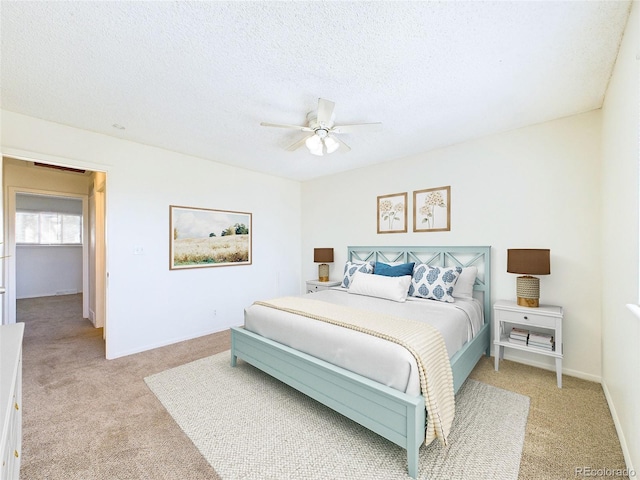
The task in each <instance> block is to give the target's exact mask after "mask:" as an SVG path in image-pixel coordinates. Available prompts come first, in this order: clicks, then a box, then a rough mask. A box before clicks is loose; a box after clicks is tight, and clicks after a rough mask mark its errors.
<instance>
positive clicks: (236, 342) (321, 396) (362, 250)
mask: <svg viewBox="0 0 640 480" xmlns="http://www.w3.org/2000/svg"><path fill="white" fill-rule="evenodd" d="M348 260H349V261H374V262H375V261H379V262H421V263H428V264H429V265H434V266H435V265H437V266H460V267H467V266H477V267H478V276H477V277H476V281H475V285H474V296H477V298H479V299H480V300H481V301H482V303H483V308H484V319H485V324H484V326H483V327H482V329H481V330H480V332H478V334H477V335H476V336H475V337H474V339H473V340H472V341H471V342H469V343H467V344H466V345H465V346H464V347H463V348H462V349H461V350H460V351H459V352H457V353H456V354H455V355H454V356H453V357H452V358H451V368H452V371H453V384H454V391H455V392H457V391H458V389H459V388H460V387H461V386H462V384H463V383H464V381H465V380H466V379H467V377H468V375H469V373H471V370H473V368H474V367H475V365H476V363H477V362H478V360H479V359H480V357H482V354H483V353H486V355H487V356H489V348H490V338H491V247H488V246H481V247H467V246H464V247H429V246H421V247H348ZM238 358H241V359H242V360H244V361H246V362H247V363H250V364H251V365H253V366H255V367H257V368H259V369H260V370H263V371H264V372H266V373H268V374H269V375H271V376H273V377H275V378H277V379H278V380H280V381H282V382H284V383H286V384H287V385H290V386H291V387H293V388H295V389H296V390H298V391H300V392H302V393H304V394H306V395H308V396H309V397H311V398H313V399H315V400H317V401H319V402H320V403H322V404H324V405H326V406H328V407H329V408H331V409H333V410H335V411H336V412H338V413H341V414H342V415H345V416H346V417H348V418H350V419H351V420H353V421H355V422H357V423H359V424H360V425H363V426H364V427H366V428H368V429H369V430H371V431H373V432H375V433H377V434H378V435H381V436H383V437H384V438H386V439H388V440H390V441H392V442H393V443H395V444H397V445H399V446H401V447H402V448H405V449H406V450H407V468H408V472H409V475H410V476H411V477H412V478H417V476H418V455H419V453H418V452H419V449H420V445H422V443H423V442H424V438H425V420H426V412H425V402H424V397H422V396H421V395H419V396H411V395H407V394H405V393H403V392H400V391H398V390H395V389H393V388H390V387H387V386H386V385H382V384H381V383H378V382H375V381H373V380H369V379H367V378H365V377H362V376H360V375H357V374H355V373H352V372H350V371H348V370H345V369H343V368H340V367H337V366H335V365H332V364H330V363H328V362H325V361H323V360H320V359H318V358H316V357H313V356H311V355H307V354H305V353H302V352H300V351H298V350H295V349H292V348H290V347H287V346H285V345H282V344H281V343H278V342H274V341H272V340H269V339H267V338H265V337H262V336H260V335H257V334H255V333H252V332H249V331H246V330H244V329H243V328H240V327H234V328H231V366H235V365H236V361H237V359H238Z"/></svg>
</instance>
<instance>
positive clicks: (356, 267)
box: [341, 262, 373, 288]
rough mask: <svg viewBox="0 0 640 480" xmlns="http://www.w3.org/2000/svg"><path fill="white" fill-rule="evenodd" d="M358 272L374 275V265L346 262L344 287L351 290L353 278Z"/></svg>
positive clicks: (343, 275) (343, 277)
mask: <svg viewBox="0 0 640 480" xmlns="http://www.w3.org/2000/svg"><path fill="white" fill-rule="evenodd" d="M356 272H363V273H366V274H369V273H373V264H372V263H371V262H366V263H360V262H346V263H345V264H344V273H343V274H342V285H341V286H342V287H344V288H349V286H350V285H351V278H352V277H353V274H354V273H356Z"/></svg>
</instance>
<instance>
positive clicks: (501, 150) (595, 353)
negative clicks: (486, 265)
mask: <svg viewBox="0 0 640 480" xmlns="http://www.w3.org/2000/svg"><path fill="white" fill-rule="evenodd" d="M600 120H601V115H600V112H599V111H594V112H590V113H586V114H583V115H578V116H573V117H569V118H565V119H561V120H557V121H554V122H548V123H544V124H540V125H535V126H532V127H528V128H523V129H520V130H516V131H511V132H506V133H502V134H498V135H493V136H489V137H485V138H481V139H478V140H474V141H470V142H467V143H464V144H459V145H455V146H451V147H448V148H443V149H440V150H437V151H432V152H428V153H425V154H421V155H416V156H414V157H410V158H405V159H402V160H398V161H394V162H389V163H385V164H381V165H377V166H373V167H369V168H363V169H359V170H354V171H351V172H348V173H345V174H342V175H335V176H328V177H324V178H320V179H316V180H313V181H309V182H305V183H304V184H303V188H302V211H303V212H304V217H303V220H302V238H303V241H302V259H303V263H302V265H303V276H304V278H305V279H312V278H314V277H315V276H316V275H317V273H316V270H317V267H316V265H315V264H314V263H313V261H312V259H313V248H314V247H331V246H332V247H334V249H335V262H334V263H333V264H332V265H331V278H332V279H339V278H340V276H341V269H342V265H344V261H345V259H346V247H347V246H348V245H491V246H492V247H493V249H492V255H493V262H492V267H493V300H496V299H503V298H506V299H515V284H516V276H515V275H513V274H509V273H507V272H506V255H507V249H508V248H528V247H530V248H550V249H551V275H549V276H545V277H541V281H540V288H541V299H540V300H541V302H542V303H549V304H556V305H562V306H563V307H564V308H565V319H564V335H565V337H564V339H565V340H564V353H565V360H564V365H563V367H564V371H565V373H568V374H572V375H577V376H580V377H584V378H588V379H592V380H599V379H600V373H601V371H600V369H601V363H600V306H601V283H600V275H599V274H600V262H599V258H600V237H599V235H600V227H599V222H598V219H599V211H600V187H599V174H600V128H601V122H600ZM446 185H451V231H450V232H429V233H427V232H420V233H413V232H412V229H413V221H412V220H411V219H410V220H409V228H408V230H409V232H408V233H403V234H376V227H377V225H376V197H377V196H378V195H385V194H391V193H398V192H408V193H409V213H410V215H409V217H410V218H411V216H412V215H411V213H412V208H413V198H412V197H413V195H412V192H413V191H414V190H421V189H425V188H431V187H439V186H446ZM507 358H514V359H515V358H517V359H520V360H525V361H527V362H529V363H532V364H537V365H542V366H544V367H546V368H553V363H552V361H551V359H548V358H546V357H540V356H527V354H526V353H522V354H520V352H515V353H514V352H508V353H507Z"/></svg>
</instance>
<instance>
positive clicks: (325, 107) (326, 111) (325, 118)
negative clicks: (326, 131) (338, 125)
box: [317, 98, 336, 125]
mask: <svg viewBox="0 0 640 480" xmlns="http://www.w3.org/2000/svg"><path fill="white" fill-rule="evenodd" d="M335 106H336V104H335V103H333V102H331V101H329V100H325V99H324V98H319V99H318V117H317V121H318V123H324V124H325V125H329V123H331V118H332V117H333V109H334V107H335Z"/></svg>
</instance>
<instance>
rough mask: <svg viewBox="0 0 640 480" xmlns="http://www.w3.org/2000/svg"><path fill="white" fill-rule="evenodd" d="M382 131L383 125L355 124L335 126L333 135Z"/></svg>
mask: <svg viewBox="0 0 640 480" xmlns="http://www.w3.org/2000/svg"><path fill="white" fill-rule="evenodd" d="M380 130H382V123H381V122H376V123H354V124H352V125H334V126H333V128H332V129H331V132H332V133H352V132H379V131H380Z"/></svg>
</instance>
